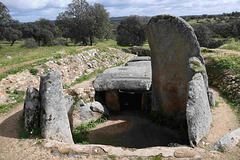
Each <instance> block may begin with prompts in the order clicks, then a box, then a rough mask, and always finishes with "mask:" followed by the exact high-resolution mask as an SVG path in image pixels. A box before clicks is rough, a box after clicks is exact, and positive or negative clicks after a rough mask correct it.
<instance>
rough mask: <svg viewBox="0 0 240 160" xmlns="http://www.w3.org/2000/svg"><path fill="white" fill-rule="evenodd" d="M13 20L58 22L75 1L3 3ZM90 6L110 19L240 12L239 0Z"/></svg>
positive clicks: (143, 0)
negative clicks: (102, 7)
mask: <svg viewBox="0 0 240 160" xmlns="http://www.w3.org/2000/svg"><path fill="white" fill-rule="evenodd" d="M0 2H2V3H3V4H5V5H6V6H7V8H8V9H9V10H10V15H11V16H12V18H13V19H16V20H19V21H20V22H34V21H37V20H39V19H40V18H46V19H50V20H55V19H56V17H57V16H58V14H59V13H60V12H64V11H65V10H66V8H67V5H68V4H69V3H71V2H72V0H0ZM87 2H88V3H89V4H90V5H93V4H94V3H101V4H103V5H104V6H105V9H106V10H107V11H108V12H109V14H110V17H120V16H129V15H140V16H154V15H159V14H172V15H176V16H184V15H202V14H221V13H231V12H235V11H240V0H194V1H193V0H87Z"/></svg>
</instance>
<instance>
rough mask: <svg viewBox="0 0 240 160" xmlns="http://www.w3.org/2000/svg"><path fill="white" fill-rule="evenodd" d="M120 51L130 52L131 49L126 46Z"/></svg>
mask: <svg viewBox="0 0 240 160" xmlns="http://www.w3.org/2000/svg"><path fill="white" fill-rule="evenodd" d="M122 51H123V52H126V53H131V50H130V49H128V48H123V49H122Z"/></svg>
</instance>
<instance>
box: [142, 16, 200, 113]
mask: <svg viewBox="0 0 240 160" xmlns="http://www.w3.org/2000/svg"><path fill="white" fill-rule="evenodd" d="M147 36H148V40H149V44H150V47H151V51H152V70H153V77H152V80H153V106H152V109H153V110H160V111H161V112H163V113H164V114H168V115H173V114H174V113H175V112H178V111H179V110H185V109H186V104H187V99H188V82H189V81H191V80H192V77H193V76H194V74H195V72H194V71H192V70H191V69H190V67H189V59H190V58H191V57H196V58H198V59H199V60H200V61H201V63H202V64H204V61H203V58H202V56H201V54H200V46H199V43H198V41H197V38H196V36H195V34H194V31H193V29H192V27H191V26H190V25H188V24H187V23H186V22H185V21H184V20H183V19H181V18H179V17H175V16H170V15H160V16H156V17H153V18H152V19H151V20H150V22H149V24H148V32H147Z"/></svg>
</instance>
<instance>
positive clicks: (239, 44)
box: [220, 39, 240, 51]
mask: <svg viewBox="0 0 240 160" xmlns="http://www.w3.org/2000/svg"><path fill="white" fill-rule="evenodd" d="M220 48H221V49H228V50H233V51H240V41H239V40H238V41H235V40H234V39H231V41H230V43H228V44H225V45H223V46H222V47H220Z"/></svg>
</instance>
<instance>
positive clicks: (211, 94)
mask: <svg viewBox="0 0 240 160" xmlns="http://www.w3.org/2000/svg"><path fill="white" fill-rule="evenodd" d="M208 100H209V104H210V106H213V107H214V106H215V98H214V94H213V91H212V90H211V89H209V90H208Z"/></svg>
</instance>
